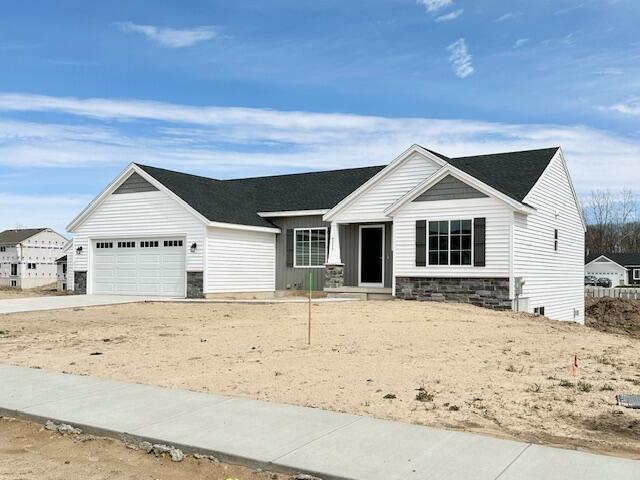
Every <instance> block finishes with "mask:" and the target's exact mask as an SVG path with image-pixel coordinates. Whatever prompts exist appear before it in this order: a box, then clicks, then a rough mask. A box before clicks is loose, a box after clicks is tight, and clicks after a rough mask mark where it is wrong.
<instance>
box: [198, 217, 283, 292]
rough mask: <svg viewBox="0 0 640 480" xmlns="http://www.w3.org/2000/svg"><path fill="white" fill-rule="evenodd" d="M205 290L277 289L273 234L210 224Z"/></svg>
mask: <svg viewBox="0 0 640 480" xmlns="http://www.w3.org/2000/svg"><path fill="white" fill-rule="evenodd" d="M205 283H206V287H205V289H206V290H205V293H231V292H272V291H274V290H275V289H276V234H275V233H266V232H251V231H246V230H235V229H229V228H209V229H208V233H207V271H206V282H205Z"/></svg>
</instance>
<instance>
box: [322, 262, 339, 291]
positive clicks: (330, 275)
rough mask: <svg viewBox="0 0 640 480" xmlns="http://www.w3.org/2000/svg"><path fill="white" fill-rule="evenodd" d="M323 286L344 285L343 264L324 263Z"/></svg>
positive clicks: (334, 286) (335, 286)
mask: <svg viewBox="0 0 640 480" xmlns="http://www.w3.org/2000/svg"><path fill="white" fill-rule="evenodd" d="M324 287H325V288H340V287H344V265H325V267H324Z"/></svg>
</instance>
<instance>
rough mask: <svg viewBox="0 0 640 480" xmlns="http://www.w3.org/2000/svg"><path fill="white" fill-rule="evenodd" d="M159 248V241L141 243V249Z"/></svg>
mask: <svg viewBox="0 0 640 480" xmlns="http://www.w3.org/2000/svg"><path fill="white" fill-rule="evenodd" d="M157 246H158V241H157V240H149V241H145V242H140V247H142V248H155V247H157Z"/></svg>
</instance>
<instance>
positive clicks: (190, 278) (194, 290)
mask: <svg viewBox="0 0 640 480" xmlns="http://www.w3.org/2000/svg"><path fill="white" fill-rule="evenodd" d="M187 298H204V273H203V272H187Z"/></svg>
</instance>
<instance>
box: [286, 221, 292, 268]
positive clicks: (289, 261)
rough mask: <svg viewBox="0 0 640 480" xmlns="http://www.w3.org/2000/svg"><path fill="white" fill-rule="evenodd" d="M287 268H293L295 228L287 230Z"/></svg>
mask: <svg viewBox="0 0 640 480" xmlns="http://www.w3.org/2000/svg"><path fill="white" fill-rule="evenodd" d="M286 247H287V267H293V228H288V229H287V239H286Z"/></svg>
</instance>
